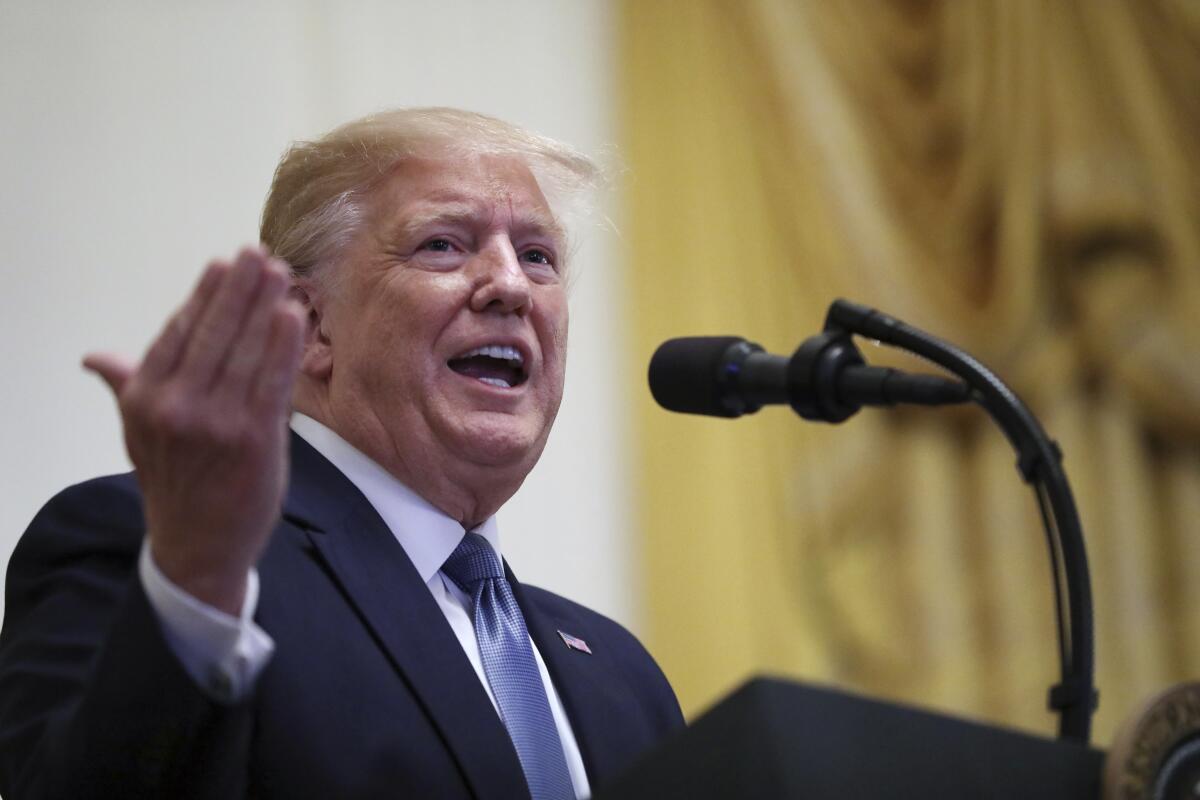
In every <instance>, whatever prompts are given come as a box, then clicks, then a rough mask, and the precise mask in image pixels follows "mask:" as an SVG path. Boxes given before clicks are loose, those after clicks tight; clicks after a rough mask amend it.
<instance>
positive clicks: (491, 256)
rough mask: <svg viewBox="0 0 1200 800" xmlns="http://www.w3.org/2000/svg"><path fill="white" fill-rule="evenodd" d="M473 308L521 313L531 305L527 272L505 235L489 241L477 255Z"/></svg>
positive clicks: (527, 311)
mask: <svg viewBox="0 0 1200 800" xmlns="http://www.w3.org/2000/svg"><path fill="white" fill-rule="evenodd" d="M474 260H475V262H476V265H475V266H476V270H475V271H476V275H475V276H474V277H475V280H474V287H473V290H472V293H471V310H472V311H479V312H484V311H495V312H499V313H503V314H517V315H519V316H524V315H525V314H528V313H529V310H530V309H531V308H532V307H533V293H532V291H531V289H530V285H529V276H528V275H526V274H525V270H524V269H522V267H521V262H520V260H519V259H518V258H517V252H516V250H515V249H514V248H513V246H512V242H510V241H509V240H508V239H507V238H506V237H505V238H503V239H498V240H496V241H494V242H492V243H490V244H489V245H488V246H487V247H486V248H485V249H484V250H482V251H481V252H480V253H479V254H478V255H477V256H476V257H475V259H474Z"/></svg>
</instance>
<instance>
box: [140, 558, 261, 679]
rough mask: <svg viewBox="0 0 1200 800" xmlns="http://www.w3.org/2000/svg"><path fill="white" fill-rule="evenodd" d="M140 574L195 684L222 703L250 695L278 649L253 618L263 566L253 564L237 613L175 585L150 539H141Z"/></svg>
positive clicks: (165, 628) (170, 639)
mask: <svg viewBox="0 0 1200 800" xmlns="http://www.w3.org/2000/svg"><path fill="white" fill-rule="evenodd" d="M138 577H139V578H140V579H141V581H142V588H143V589H145V591H146V597H147V599H149V601H150V607H151V608H153V609H154V611H155V613H156V614H157V615H158V619H159V621H160V622H161V623H162V629H163V634H164V635H165V637H166V639H167V645H168V646H169V647H170V648H171V651H172V652H173V653H174V654H175V657H176V658H178V659H179V662H180V663H181V664H182V665H183V668H184V669H185V670H186V671H187V673H188V675H190V676H191V677H192V680H194V681H195V682H196V685H198V686H199V687H200V688H201V689H202V690H203V691H204V692H205V693H206V694H207V695H209V696H210V697H211V698H212V699H214V700H216V701H218V702H221V703H236V702H238V701H239V700H242V699H244V698H245V697H246V696H247V695H249V694H250V691H251V690H252V689H253V688H254V682H255V681H256V680H257V678H258V675H259V673H261V672H262V670H263V667H265V666H266V665H267V662H268V661H269V660H270V659H271V655H272V653H274V652H275V642H274V640H272V639H271V637H270V636H268V635H267V633H266V631H264V630H263V629H262V628H260V627H259V626H258V625H257V624H255V622H254V611H255V609H256V608H257V607H258V570H256V569H253V568H251V570H250V572H249V574H248V575H247V576H246V599H245V601H243V603H242V613H241V615H240V616H237V617H234V616H231V615H229V614H226V613H225V612H223V611H220V610H218V609H216V608H213V607H212V606H210V605H208V604H207V603H204V602H201V601H200V600H197V599H196V598H195V597H192V596H191V595H190V594H188V593H187V592H185V591H184V590H183V589H180V588H179V587H178V586H176V585H175V584H174V583H173V582H172V581H171V579H170V578H168V577H167V576H166V575H164V574H163V573H162V570H160V569H159V568H158V565H157V564H155V563H154V557H153V556H152V555H151V554H150V540H149V539H146V540H145V541H143V542H142V553H141V555H140V556H139V558H138Z"/></svg>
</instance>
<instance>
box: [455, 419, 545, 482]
mask: <svg viewBox="0 0 1200 800" xmlns="http://www.w3.org/2000/svg"><path fill="white" fill-rule="evenodd" d="M531 427H532V426H529V425H523V424H520V423H519V422H516V421H513V420H512V419H506V420H501V421H499V422H497V421H495V420H481V421H479V422H477V423H476V424H473V425H468V426H466V428H465V429H464V430H462V431H460V433H459V436H460V439H459V448H457V449H459V451H460V452H462V453H463V455H464V456H466V457H467V458H468V459H469V460H470V461H473V462H475V463H477V464H484V465H486V466H490V467H519V466H522V465H524V468H525V471H526V472H528V471H529V470H530V469H533V465H534V464H536V463H537V460H538V457H540V456H541V454H542V448H544V447H545V446H546V437H545V436H543V435H541V429H540V426H539V428H538V430H536V431H534V430H531Z"/></svg>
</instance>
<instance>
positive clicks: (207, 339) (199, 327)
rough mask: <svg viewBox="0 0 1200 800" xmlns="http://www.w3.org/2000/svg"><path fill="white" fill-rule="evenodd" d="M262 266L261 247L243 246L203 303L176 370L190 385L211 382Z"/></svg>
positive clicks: (201, 388) (204, 387)
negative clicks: (230, 266) (231, 265)
mask: <svg viewBox="0 0 1200 800" xmlns="http://www.w3.org/2000/svg"><path fill="white" fill-rule="evenodd" d="M265 266H266V257H265V256H264V255H263V253H262V251H261V250H259V249H258V248H250V247H247V248H244V249H243V250H242V251H241V252H240V253H238V257H237V260H236V261H235V262H234V264H233V267H232V268H231V269H230V270H229V272H228V273H227V274H226V275H225V276H224V277H223V278H222V279H221V282H220V284H219V285H218V286H217V287H216V292H215V294H214V295H213V298H212V300H211V301H210V302H209V303H208V304H207V305H206V306H205V307H204V311H203V312H202V313H201V315H200V318H199V319H198V320H197V322H196V325H195V329H194V330H193V332H192V335H191V336H189V337H188V340H187V345H186V348H185V350H184V353H183V358H182V360H181V361H180V365H179V370H178V373H177V374H178V375H179V376H180V377H181V378H183V379H184V380H185V381H186V382H187V383H189V384H190V385H191V386H192V388H193V389H195V390H197V391H204V390H207V389H208V388H209V387H210V386H211V385H212V382H213V379H214V377H215V376H216V374H217V373H218V371H219V369H220V366H221V363H222V361H223V360H224V359H225V358H226V356H227V355H228V353H229V348H230V345H231V344H232V342H233V340H234V338H235V337H236V336H237V333H238V330H239V329H240V328H241V326H242V321H243V318H244V317H245V313H246V309H247V307H248V306H249V305H250V301H251V298H252V297H253V296H254V293H255V291H256V290H257V287H258V283H259V280H260V278H261V275H262V271H263V268H264V267H265Z"/></svg>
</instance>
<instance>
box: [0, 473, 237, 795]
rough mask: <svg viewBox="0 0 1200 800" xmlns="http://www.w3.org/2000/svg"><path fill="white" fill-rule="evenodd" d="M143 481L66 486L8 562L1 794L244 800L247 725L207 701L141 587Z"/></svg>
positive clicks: (0, 689) (0, 661)
mask: <svg viewBox="0 0 1200 800" xmlns="http://www.w3.org/2000/svg"><path fill="white" fill-rule="evenodd" d="M143 535H144V532H143V524H142V513H141V506H140V501H139V496H138V494H137V489H136V482H135V481H134V480H133V479H132V477H131V476H121V477H116V478H102V479H99V480H96V481H91V482H89V483H85V484H80V485H78V486H74V487H71V488H70V489H67V490H66V491H64V492H63V493H61V494H60V495H58V496H57V497H55V498H54V499H52V500H51V501H50V502H49V503H48V504H47V505H46V506H45V507H44V508H43V509H42V510H41V511H40V512H39V513H38V515H37V516H36V517H35V518H34V520H33V522H32V523H31V524H30V526H29V529H28V530H27V531H26V532H25V534H24V536H23V537H22V538H21V541H20V542H19V543H18V545H17V549H16V550H15V551H14V553H13V557H12V560H11V561H10V563H9V570H8V581H7V587H6V608H5V620H4V627H3V630H2V631H0V794H2V795H3V796H4V797H5V798H7V800H34V799H35V798H37V799H39V800H40V799H42V798H77V799H79V800H83V799H85V798H92V797H130V798H159V797H162V798H168V797H169V798H238V797H241V796H243V795H244V793H245V790H244V784H245V780H246V774H247V758H248V755H247V754H248V748H249V741H250V734H251V724H252V716H251V712H250V707H249V704H248V703H247V702H243V703H241V704H238V705H222V704H220V703H218V702H215V701H214V700H212V699H211V698H210V697H209V696H208V695H206V694H205V693H204V692H202V691H201V690H200V689H199V688H198V687H197V686H196V684H195V683H194V682H193V681H192V679H191V678H190V676H189V675H188V674H187V673H186V671H185V670H184V669H183V667H182V666H181V665H180V663H179V661H178V660H177V659H176V658H175V656H174V655H173V654H172V652H171V650H170V649H169V647H168V646H167V643H166V641H165V639H164V637H163V632H162V628H161V625H160V623H159V621H158V618H157V617H156V616H155V614H154V612H153V610H152V609H151V607H150V605H149V603H148V601H147V598H146V595H145V592H144V591H143V589H142V586H141V582H140V581H139V580H138V578H137V571H136V564H137V555H138V552H139V548H140V546H141V541H142V538H143Z"/></svg>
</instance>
